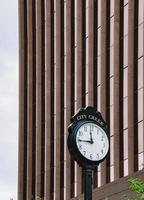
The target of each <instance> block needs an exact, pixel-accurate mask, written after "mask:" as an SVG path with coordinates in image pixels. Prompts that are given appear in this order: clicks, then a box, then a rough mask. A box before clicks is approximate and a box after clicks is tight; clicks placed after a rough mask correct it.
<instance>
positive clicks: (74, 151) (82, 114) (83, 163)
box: [67, 106, 109, 169]
mask: <svg viewBox="0 0 144 200" xmlns="http://www.w3.org/2000/svg"><path fill="white" fill-rule="evenodd" d="M85 123H94V124H96V125H97V126H99V127H100V128H102V129H103V131H104V132H105V133H106V135H108V134H107V124H106V122H105V121H104V119H103V118H102V116H101V113H99V112H97V111H96V109H95V108H93V107H90V106H88V107H86V108H81V109H80V110H78V112H77V113H76V114H75V115H74V116H73V117H72V123H71V124H70V126H69V127H68V132H69V135H68V138H67V145H68V149H69V151H70V154H71V155H72V157H73V159H74V160H75V161H76V162H77V163H78V164H79V166H80V167H84V168H89V169H95V167H96V166H98V165H99V163H101V162H102V161H103V160H105V158H106V156H107V154H108V152H109V146H108V152H107V154H106V155H105V157H104V158H102V159H101V160H98V161H92V160H89V159H87V158H86V157H84V156H83V155H82V154H81V153H80V151H79V149H78V147H77V144H76V135H77V130H78V129H79V128H80V127H81V126H82V125H84V124H85ZM107 138H108V136H107ZM108 145H109V138H108Z"/></svg>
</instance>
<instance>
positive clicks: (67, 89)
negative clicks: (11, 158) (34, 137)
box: [64, 0, 74, 199]
mask: <svg viewBox="0 0 144 200" xmlns="http://www.w3.org/2000/svg"><path fill="white" fill-rule="evenodd" d="M65 18H66V20H65V25H64V26H65V31H64V34H65V55H66V56H65V70H64V71H65V76H64V79H65V82H64V93H65V98H64V99H65V101H64V107H65V111H64V121H65V126H64V132H65V143H64V144H65V156H64V157H65V161H66V169H65V170H66V174H65V176H66V182H65V183H64V185H65V189H66V191H65V199H70V194H71V180H70V176H71V158H70V153H69V151H68V149H67V136H68V130H67V127H68V125H69V124H70V118H71V103H72V102H71V67H74V66H71V0H66V6H65Z"/></svg>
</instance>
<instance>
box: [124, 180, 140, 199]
mask: <svg viewBox="0 0 144 200" xmlns="http://www.w3.org/2000/svg"><path fill="white" fill-rule="evenodd" d="M128 183H129V184H130V187H129V189H130V190H131V191H133V192H135V196H136V197H130V198H127V200H144V182H143V181H142V180H140V179H138V178H129V179H128Z"/></svg>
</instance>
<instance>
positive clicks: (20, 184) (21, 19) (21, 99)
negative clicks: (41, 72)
mask: <svg viewBox="0 0 144 200" xmlns="http://www.w3.org/2000/svg"><path fill="white" fill-rule="evenodd" d="M18 6H19V138H18V141H19V145H18V146H19V151H18V199H19V200H23V176H24V175H23V167H24V165H23V155H24V154H23V152H24V142H23V137H24V96H25V94H24V67H25V62H24V51H25V49H24V12H23V7H24V2H23V0H19V1H18Z"/></svg>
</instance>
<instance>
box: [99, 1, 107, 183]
mask: <svg viewBox="0 0 144 200" xmlns="http://www.w3.org/2000/svg"><path fill="white" fill-rule="evenodd" d="M100 59H101V61H100V63H101V66H100V71H101V72H100V93H99V95H100V97H98V99H100V102H99V103H98V104H99V108H98V110H99V111H100V112H101V114H102V116H103V118H104V119H106V1H105V0H102V1H101V57H100ZM99 171H100V173H98V182H100V185H103V184H105V183H106V162H105V161H104V162H103V163H101V164H100V165H99ZM100 176H101V177H100ZM99 180H100V181H99Z"/></svg>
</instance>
